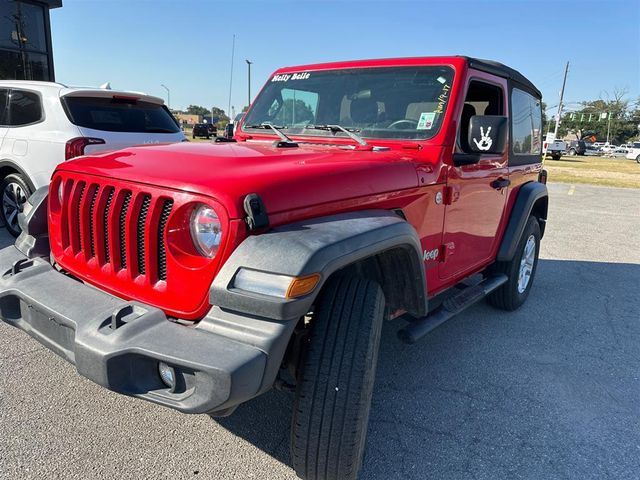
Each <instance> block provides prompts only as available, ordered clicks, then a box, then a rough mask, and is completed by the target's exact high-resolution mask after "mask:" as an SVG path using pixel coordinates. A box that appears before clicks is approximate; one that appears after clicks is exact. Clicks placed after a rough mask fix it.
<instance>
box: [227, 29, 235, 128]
mask: <svg viewBox="0 0 640 480" xmlns="http://www.w3.org/2000/svg"><path fill="white" fill-rule="evenodd" d="M235 52H236V34H235V33H234V34H233V43H232V44H231V75H229V106H228V107H227V114H228V115H231V87H232V86H233V56H234V54H235ZM232 121H233V120H232V118H230V119H229V122H232Z"/></svg>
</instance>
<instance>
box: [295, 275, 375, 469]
mask: <svg viewBox="0 0 640 480" xmlns="http://www.w3.org/2000/svg"><path fill="white" fill-rule="evenodd" d="M384 304H385V302H384V294H383V293H382V290H381V289H380V286H379V285H378V284H377V283H375V282H373V281H371V280H367V279H364V278H358V277H350V276H344V277H341V278H335V279H333V280H330V281H329V282H328V284H327V285H326V286H325V288H324V289H323V293H322V294H321V298H320V300H319V302H318V303H317V304H316V307H315V312H314V315H313V319H312V322H313V323H312V325H313V326H312V331H311V335H310V339H309V343H308V344H307V348H306V352H305V356H304V360H303V362H302V365H301V368H300V371H299V373H298V379H297V388H296V396H295V401H294V405H293V417H292V422H291V457H292V460H293V466H294V468H295V470H296V473H297V474H298V476H299V477H301V478H303V479H306V480H321V479H322V480H333V479H335V480H338V479H339V480H348V479H355V478H357V477H358V472H359V471H360V466H361V465H362V458H363V455H364V447H365V440H366V436H367V424H368V422H369V410H370V408H371V396H372V393H373V383H374V380H375V372H376V364H377V360H378V349H379V345H380V332H381V329H382V321H383V314H384Z"/></svg>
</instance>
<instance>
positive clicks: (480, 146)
mask: <svg viewBox="0 0 640 480" xmlns="http://www.w3.org/2000/svg"><path fill="white" fill-rule="evenodd" d="M507 128H508V123H507V117H502V116H498V115H474V116H473V117H471V120H469V149H470V150H471V152H472V153H477V154H478V153H479V154H482V153H491V154H501V153H502V152H504V145H505V143H506V139H507Z"/></svg>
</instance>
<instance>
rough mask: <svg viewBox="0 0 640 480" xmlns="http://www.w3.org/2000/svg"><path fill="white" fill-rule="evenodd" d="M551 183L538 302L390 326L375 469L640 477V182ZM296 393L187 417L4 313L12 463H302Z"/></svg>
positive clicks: (1, 408) (3, 460)
mask: <svg viewBox="0 0 640 480" xmlns="http://www.w3.org/2000/svg"><path fill="white" fill-rule="evenodd" d="M550 192H551V200H550V201H551V207H550V208H551V211H550V215H549V222H548V228H547V234H546V236H545V238H544V240H543V244H542V250H541V261H540V264H539V269H538V273H537V278H536V281H535V285H534V288H533V290H532V292H531V295H530V297H529V300H528V302H527V303H526V305H525V306H524V307H523V308H522V309H520V310H519V311H517V312H513V313H505V312H500V311H496V310H494V309H492V308H490V307H489V306H487V305H485V304H480V305H478V306H476V307H473V308H471V309H470V310H468V311H467V312H465V313H464V314H462V315H460V316H459V317H457V318H456V319H454V320H452V321H450V322H448V323H447V324H445V325H443V326H442V327H440V328H439V329H437V330H436V331H434V332H433V333H432V334H431V335H430V336H428V337H426V338H425V339H423V341H421V342H420V343H419V344H417V345H414V346H411V347H407V346H405V345H403V344H401V343H400V342H399V341H398V340H397V339H396V337H395V331H396V330H397V329H398V327H399V323H397V322H396V323H394V322H390V323H389V324H387V325H386V327H385V331H384V336H383V341H382V348H381V359H380V363H379V370H378V378H377V384H376V391H375V395H374V401H373V408H372V413H371V424H370V432H369V441H368V447H367V453H366V457H365V466H364V469H363V474H362V477H363V478H364V479H390V478H394V479H395V478H401V479H472V478H473V479H502V478H505V479H516V478H522V479H536V480H537V479H581V480H582V479H607V478H611V479H637V478H638V476H639V475H640V474H639V473H638V472H640V288H639V287H640V228H638V227H639V226H640V191H639V190H632V189H614V188H603V187H592V186H586V185H577V186H571V185H566V184H553V185H550ZM11 242H12V240H11V239H9V237H8V235H7V234H6V232H5V231H4V230H2V231H0V245H1V246H6V245H9V244H10V243H11ZM69 294H70V296H72V295H73V292H69ZM290 400H291V397H290V395H289V394H287V393H283V392H276V391H272V392H270V393H268V394H266V395H264V396H263V397H260V398H258V399H255V400H254V401H252V402H250V403H248V404H246V405H244V406H242V407H240V408H239V409H238V411H237V412H236V413H235V414H234V415H233V416H231V417H229V418H225V419H212V418H209V417H208V416H204V415H200V416H185V415H181V414H178V413H175V412H173V411H170V410H167V409H164V408H161V407H158V406H156V405H152V404H148V403H145V402H142V401H140V400H134V399H130V398H126V397H122V396H119V395H116V394H114V393H111V392H108V391H106V390H104V389H102V388H101V387H98V386H97V385H94V384H92V383H91V382H89V381H87V380H84V379H83V378H81V377H79V376H78V375H77V374H76V372H75V369H74V368H73V367H72V366H71V365H68V364H67V363H65V362H64V361H63V360H62V359H60V358H59V357H57V356H56V355H55V354H53V353H51V352H49V351H47V350H46V349H44V348H43V347H41V346H39V344H38V343H36V342H35V341H34V340H32V339H30V338H29V337H28V336H27V335H26V334H23V333H22V332H20V331H18V330H16V329H13V328H11V327H9V326H7V325H5V324H0V478H3V479H4V478H7V479H14V478H15V479H23V478H34V479H42V478H89V477H90V478H94V479H102V478H121V479H127V478H140V479H141V478H145V479H146V478H191V477H195V478H210V479H232V478H234V479H245V478H260V479H262V478H264V479H289V478H295V475H294V473H293V470H292V469H291V467H290V462H289V453H288V441H289V415H290Z"/></svg>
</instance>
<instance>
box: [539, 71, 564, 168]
mask: <svg viewBox="0 0 640 480" xmlns="http://www.w3.org/2000/svg"><path fill="white" fill-rule="evenodd" d="M568 73H569V62H567V65H566V66H565V68H564V79H563V80H562V90H560V103H558V113H557V115H556V127H555V128H554V130H553V140H554V141H555V139H556V136H557V135H558V127H559V126H560V116H561V115H562V100H563V98H564V87H565V85H566V84H567V74H568ZM547 145H548V143H547ZM544 159H545V160H546V159H547V149H546V148H545V150H544Z"/></svg>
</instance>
